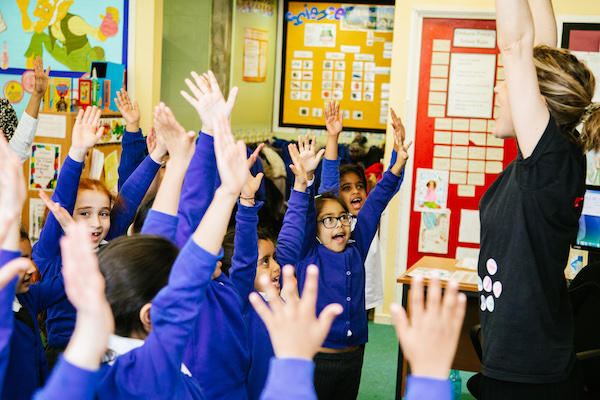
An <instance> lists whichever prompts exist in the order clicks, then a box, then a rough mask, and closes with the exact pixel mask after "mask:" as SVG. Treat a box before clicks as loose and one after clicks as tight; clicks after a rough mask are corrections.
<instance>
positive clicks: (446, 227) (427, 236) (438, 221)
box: [419, 209, 450, 254]
mask: <svg viewBox="0 0 600 400" xmlns="http://www.w3.org/2000/svg"><path fill="white" fill-rule="evenodd" d="M449 234H450V210H449V209H448V210H446V211H445V212H444V213H432V212H424V213H421V226H420V228H419V252H420V253H435V254H448V237H449Z"/></svg>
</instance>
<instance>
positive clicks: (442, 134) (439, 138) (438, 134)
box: [433, 131, 452, 144]
mask: <svg viewBox="0 0 600 400" xmlns="http://www.w3.org/2000/svg"><path fill="white" fill-rule="evenodd" d="M433 143H435V144H451V143H452V132H447V131H435V132H434V133H433Z"/></svg>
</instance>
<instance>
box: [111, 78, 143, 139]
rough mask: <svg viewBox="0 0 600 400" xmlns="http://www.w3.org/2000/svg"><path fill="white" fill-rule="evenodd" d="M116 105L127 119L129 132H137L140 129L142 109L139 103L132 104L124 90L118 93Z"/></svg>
mask: <svg viewBox="0 0 600 400" xmlns="http://www.w3.org/2000/svg"><path fill="white" fill-rule="evenodd" d="M115 104H116V105H117V108H118V109H119V112H120V113H121V115H122V116H123V118H124V119H125V123H126V124H127V125H126V128H127V131H128V132H137V131H139V129H140V107H139V106H138V102H137V101H136V102H133V103H132V102H131V98H130V97H129V93H127V91H126V90H125V89H123V88H121V90H118V91H117V97H116V98H115Z"/></svg>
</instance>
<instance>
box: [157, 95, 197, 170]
mask: <svg viewBox="0 0 600 400" xmlns="http://www.w3.org/2000/svg"><path fill="white" fill-rule="evenodd" d="M154 129H155V130H156V132H157V137H162V139H163V140H164V141H165V145H166V146H167V150H168V151H169V155H170V157H171V158H170V160H171V161H173V162H180V161H182V162H184V163H186V168H187V165H188V164H189V162H190V160H191V159H192V155H193V154H194V138H195V137H196V132H193V131H188V132H186V130H185V129H184V128H183V127H182V126H181V125H180V124H179V122H177V119H175V115H173V112H172V111H171V109H170V108H169V107H167V106H166V105H165V103H160V104H159V105H157V106H156V107H155V108H154ZM171 161H169V162H171Z"/></svg>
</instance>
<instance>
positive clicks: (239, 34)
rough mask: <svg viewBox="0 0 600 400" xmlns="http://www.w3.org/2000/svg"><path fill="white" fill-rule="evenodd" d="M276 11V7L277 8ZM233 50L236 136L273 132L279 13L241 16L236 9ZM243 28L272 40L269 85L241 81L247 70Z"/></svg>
mask: <svg viewBox="0 0 600 400" xmlns="http://www.w3.org/2000/svg"><path fill="white" fill-rule="evenodd" d="M274 8H275V10H276V9H277V4H275V5H274ZM232 25H233V32H232V48H231V75H230V77H229V78H230V87H234V86H237V87H238V88H239V95H238V98H237V102H236V105H235V111H234V113H233V115H232V117H231V127H232V128H233V130H234V132H238V131H239V129H243V130H244V132H245V131H246V130H247V129H249V130H250V132H252V131H253V130H254V129H256V130H257V132H258V133H260V132H261V131H262V130H265V132H270V131H271V121H272V118H273V99H274V93H273V91H274V87H275V56H276V51H277V48H276V43H277V11H275V12H274V15H273V16H270V17H269V16H265V15H263V14H262V13H255V12H241V11H238V10H237V7H235V6H234V9H233V23H232ZM244 28H253V29H259V30H262V31H267V32H268V33H269V34H268V40H269V49H268V61H267V65H268V67H267V80H266V82H245V81H243V79H242V75H243V68H244V62H243V60H244Z"/></svg>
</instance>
